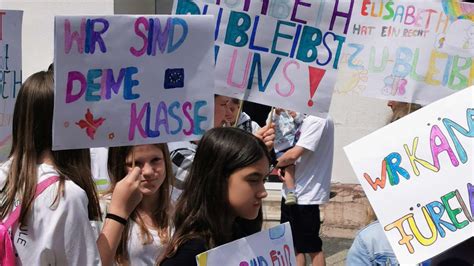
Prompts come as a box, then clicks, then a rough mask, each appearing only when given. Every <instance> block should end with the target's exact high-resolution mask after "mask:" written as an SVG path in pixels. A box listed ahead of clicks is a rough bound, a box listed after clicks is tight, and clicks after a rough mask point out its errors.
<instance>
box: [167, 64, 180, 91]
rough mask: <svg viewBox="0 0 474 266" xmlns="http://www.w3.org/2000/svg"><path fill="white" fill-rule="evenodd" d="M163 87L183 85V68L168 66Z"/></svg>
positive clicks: (172, 87) (171, 87) (169, 87)
mask: <svg viewBox="0 0 474 266" xmlns="http://www.w3.org/2000/svg"><path fill="white" fill-rule="evenodd" d="M164 87H165V89H174V88H182V87H184V69H182V68H168V69H166V71H165V84H164Z"/></svg>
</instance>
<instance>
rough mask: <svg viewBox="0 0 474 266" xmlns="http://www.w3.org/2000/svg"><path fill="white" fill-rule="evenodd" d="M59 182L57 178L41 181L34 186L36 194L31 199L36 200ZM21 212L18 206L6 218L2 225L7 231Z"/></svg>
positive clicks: (52, 177)
mask: <svg viewBox="0 0 474 266" xmlns="http://www.w3.org/2000/svg"><path fill="white" fill-rule="evenodd" d="M58 181H59V176H51V177H48V178H46V179H45V180H43V181H41V182H40V183H39V184H38V185H36V192H35V196H34V198H33V199H36V197H38V196H39V195H40V194H41V193H42V192H43V191H44V190H45V189H47V188H48V187H49V186H51V185H52V184H54V183H56V182H58ZM20 212H21V205H18V207H16V208H15V209H14V210H13V211H12V212H11V213H10V215H9V216H8V218H7V219H6V220H5V222H4V223H3V225H4V226H5V227H6V228H7V229H8V228H10V227H11V226H12V225H13V224H14V223H15V222H16V221H17V220H18V218H19V217H20Z"/></svg>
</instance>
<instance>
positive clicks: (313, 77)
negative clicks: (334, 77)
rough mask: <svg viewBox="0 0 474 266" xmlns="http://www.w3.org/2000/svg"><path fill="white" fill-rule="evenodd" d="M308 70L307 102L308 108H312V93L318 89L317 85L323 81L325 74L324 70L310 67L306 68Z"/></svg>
mask: <svg viewBox="0 0 474 266" xmlns="http://www.w3.org/2000/svg"><path fill="white" fill-rule="evenodd" d="M308 68H309V98H310V99H309V100H308V106H309V107H311V106H313V104H314V102H313V100H312V98H313V96H314V93H315V92H316V90H317V89H318V87H319V83H320V82H321V80H322V79H323V76H324V74H325V73H326V70H325V69H321V68H316V67H312V66H308Z"/></svg>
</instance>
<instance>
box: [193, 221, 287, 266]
mask: <svg viewBox="0 0 474 266" xmlns="http://www.w3.org/2000/svg"><path fill="white" fill-rule="evenodd" d="M196 261H197V264H198V265H199V266H218V265H240V266H252V265H296V258H295V250H294V248H293V237H292V235H291V228H290V224H289V223H284V224H280V225H277V226H275V227H273V228H270V229H268V230H265V231H262V232H259V233H256V234H253V235H251V236H248V237H245V238H241V239H238V240H235V241H233V242H230V243H227V244H225V245H222V246H219V247H216V248H213V249H211V250H209V251H206V252H204V253H201V254H199V255H197V256H196Z"/></svg>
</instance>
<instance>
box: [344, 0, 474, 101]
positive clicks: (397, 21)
mask: <svg viewBox="0 0 474 266" xmlns="http://www.w3.org/2000/svg"><path fill="white" fill-rule="evenodd" d="M473 18H474V4H470V3H460V2H458V1H445V0H443V1H441V0H430V1H409V0H397V1H382V0H377V1H366V0H361V1H356V2H355V4H354V10H353V12H352V19H351V24H350V27H349V31H348V34H347V39H346V43H345V46H344V49H343V52H342V55H341V62H340V69H339V73H338V74H339V76H338V82H337V85H336V88H335V91H336V92H338V93H343V94H362V95H365V96H369V97H375V98H379V99H386V100H396V101H401V102H414V103H419V104H423V105H425V104H428V103H431V102H433V101H436V100H439V99H441V98H443V97H446V96H448V95H450V94H452V93H454V92H457V91H459V90H462V89H464V88H466V87H468V86H470V85H473V84H474V65H473V57H474V21H473Z"/></svg>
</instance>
